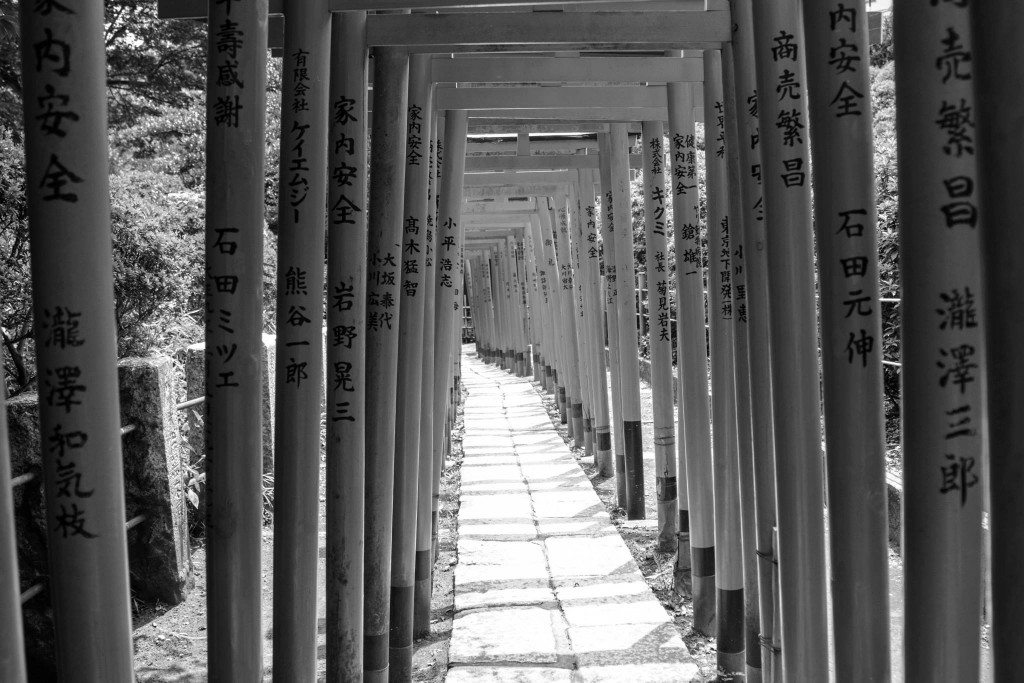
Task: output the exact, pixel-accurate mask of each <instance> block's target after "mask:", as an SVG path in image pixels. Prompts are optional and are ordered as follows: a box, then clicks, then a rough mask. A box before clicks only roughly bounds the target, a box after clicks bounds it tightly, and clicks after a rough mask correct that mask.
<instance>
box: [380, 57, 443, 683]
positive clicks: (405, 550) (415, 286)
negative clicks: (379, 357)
mask: <svg viewBox="0 0 1024 683" xmlns="http://www.w3.org/2000/svg"><path fill="white" fill-rule="evenodd" d="M432 95H433V86H432V84H431V82H430V58H429V56H428V55H423V54H417V55H414V56H413V57H412V59H411V63H410V76H409V100H408V107H407V111H408V114H407V122H406V151H405V176H406V181H405V213H404V219H403V226H402V237H401V244H402V247H401V264H402V266H401V271H400V276H399V279H400V297H399V307H400V308H401V311H402V320H401V326H400V338H399V353H398V386H397V388H396V393H397V395H398V397H399V403H398V411H397V417H396V420H395V432H396V442H395V494H394V495H395V512H394V519H393V522H392V551H391V555H392V560H391V561H392V566H391V616H390V624H389V632H390V663H391V667H392V668H393V671H391V673H390V676H391V677H392V678H395V679H398V680H407V679H410V678H411V677H412V643H413V630H414V629H413V614H414V611H415V610H414V604H415V599H414V598H415V583H416V537H417V526H418V520H417V511H418V509H419V510H420V511H422V508H421V507H420V506H419V505H418V495H420V477H419V475H420V472H419V467H420V464H421V463H420V420H421V415H422V414H424V413H426V414H428V415H429V413H430V410H429V403H424V402H423V400H422V382H423V349H422V343H423V338H424V327H425V325H424V317H425V303H424V299H425V296H426V294H425V289H426V288H425V287H423V286H422V284H423V282H424V277H423V275H424V271H425V257H426V242H427V230H428V229H429V224H428V221H427V216H428V211H430V208H431V207H428V204H427V196H428V194H429V182H430V181H429V164H430V158H429V156H428V155H427V154H425V152H426V151H427V147H428V145H426V144H425V141H426V140H427V139H429V136H430V132H431V121H432V120H433V111H432V110H433V97H432ZM431 313H433V311H431ZM431 470H432V468H431ZM431 474H432V471H431ZM424 488H425V487H424ZM421 557H422V556H421ZM420 573H421V574H422V573H423V572H422V570H421V571H420ZM421 592H422V589H421Z"/></svg>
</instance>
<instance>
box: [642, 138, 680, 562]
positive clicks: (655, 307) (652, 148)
mask: <svg viewBox="0 0 1024 683" xmlns="http://www.w3.org/2000/svg"><path fill="white" fill-rule="evenodd" d="M642 138H643V140H642V143H643V162H644V169H643V171H644V227H645V231H646V237H647V240H646V242H647V259H646V260H647V306H648V312H649V315H650V325H649V328H648V329H649V330H650V334H651V336H650V342H649V347H648V348H650V353H651V390H652V394H653V402H654V467H655V468H656V474H655V477H656V478H655V481H656V482H657V486H656V491H657V497H658V549H659V550H661V551H662V552H672V551H675V550H676V549H677V545H678V540H679V539H678V538H677V537H676V533H677V529H678V526H677V523H678V521H679V520H678V519H677V515H678V511H679V501H678V494H677V490H678V483H677V481H676V452H675V451H676V435H675V432H676V426H675V416H674V415H673V410H672V406H673V401H672V323H671V320H670V318H671V315H672V314H671V311H670V310H669V305H668V276H669V273H668V234H667V227H666V226H667V223H668V221H667V219H666V217H665V212H666V209H667V208H668V202H669V201H670V200H671V196H666V195H665V142H664V138H665V127H664V125H663V124H662V122H661V121H644V122H643V133H642Z"/></svg>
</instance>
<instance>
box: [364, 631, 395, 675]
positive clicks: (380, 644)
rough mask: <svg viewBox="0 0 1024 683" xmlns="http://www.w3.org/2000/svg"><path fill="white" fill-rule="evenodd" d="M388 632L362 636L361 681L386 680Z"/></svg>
mask: <svg viewBox="0 0 1024 683" xmlns="http://www.w3.org/2000/svg"><path fill="white" fill-rule="evenodd" d="M389 655H390V653H389V651H388V634H387V633H376V634H373V635H369V634H367V635H364V636H363V681H364V682H366V683H369V682H370V681H373V683H384V681H386V680H388V659H389Z"/></svg>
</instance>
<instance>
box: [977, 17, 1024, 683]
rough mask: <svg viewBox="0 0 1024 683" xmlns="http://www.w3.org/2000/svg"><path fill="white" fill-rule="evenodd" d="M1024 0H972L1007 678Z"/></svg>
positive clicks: (997, 626)
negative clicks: (1011, 85)
mask: <svg viewBox="0 0 1024 683" xmlns="http://www.w3.org/2000/svg"><path fill="white" fill-rule="evenodd" d="M1022 9H1024V8H1022V7H1021V5H1020V4H1019V3H1015V2H1005V1H1003V2H995V1H990V2H986V3H972V4H971V5H970V7H969V10H968V11H969V12H970V18H971V30H972V34H971V37H972V43H973V50H972V61H973V64H974V66H973V69H972V74H973V82H974V93H975V109H976V113H975V122H976V124H977V128H978V137H977V142H978V182H979V186H980V187H979V189H980V199H981V206H980V210H981V212H982V214H983V215H984V217H985V219H984V221H983V222H982V224H981V225H980V226H979V230H978V233H979V236H980V238H981V249H982V263H983V265H984V267H983V270H982V283H983V285H984V287H985V289H984V302H983V304H984V315H985V318H986V319H987V320H989V321H992V322H991V323H990V324H989V325H988V327H987V328H986V330H985V351H986V353H987V358H988V377H987V383H988V390H987V399H988V404H987V417H988V439H989V455H988V457H989V466H990V471H989V476H988V479H989V482H990V486H991V501H992V502H991V506H990V508H989V512H990V515H991V516H990V518H989V528H990V529H991V532H990V533H991V549H992V550H991V559H992V562H991V571H992V603H991V606H992V614H991V615H990V623H991V624H992V644H993V659H994V664H995V666H994V671H995V680H999V681H1002V680H1012V679H1013V677H1014V676H1016V675H1017V672H1019V671H1021V668H1022V667H1024V648H1021V647H1020V645H1019V641H1018V640H1017V639H1016V633H1017V621H1018V619H1019V615H1020V613H1021V609H1024V593H1022V591H1021V581H1020V572H1019V571H1017V570H1016V568H1017V567H1019V566H1020V555H1021V548H1022V547H1024V539H1022V538H1021V535H1022V527H1021V525H1020V523H1019V521H1020V518H1021V499H1020V493H1019V492H1020V486H1021V482H1022V481H1024V472H1022V469H1021V467H1022V461H1021V457H1020V453H1021V443H1022V442H1024V438H1022V433H1021V426H1022V421H1021V419H1020V415H1021V408H1022V401H1021V399H1022V388H1024V385H1022V384H1021V377H1024V372H1022V369H1021V358H1020V353H1019V351H1020V341H1019V340H1020V333H1019V322H1018V321H1019V317H1016V316H1017V315H1018V314H1019V312H1020V311H1021V310H1022V308H1024V307H1022V303H1024V301H1022V298H1021V288H1020V284H1019V282H1018V281H1017V275H1018V274H1019V273H1020V272H1021V267H1022V264H1021V262H1020V258H1021V254H1024V249H1022V247H1021V233H1020V229H1019V220H1020V216H1021V209H1022V207H1021V200H1022V197H1024V195H1022V194H1021V193H1020V192H1018V191H1016V187H1015V186H1016V176H1017V170H1016V169H1017V167H1018V162H1017V159H1018V158H1019V157H1018V151H1019V150H1020V149H1021V146H1022V140H1021V133H1022V132H1024V131H1022V130H1021V127H1020V117H1021V99H1020V96H1019V93H1018V92H1016V91H1008V89H1007V88H1006V82H1007V75H1008V74H1009V75H1011V77H1013V76H1017V75H1019V73H1020V65H1021V64H1022V63H1024V62H1021V57H1022V55H1021V47H1022V45H1021V42H1020V26H1021V21H1022V20H1024V16H1022Z"/></svg>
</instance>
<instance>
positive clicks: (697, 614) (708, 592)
mask: <svg viewBox="0 0 1024 683" xmlns="http://www.w3.org/2000/svg"><path fill="white" fill-rule="evenodd" d="M691 543H692V541H691ZM690 557H691V558H692V560H693V566H692V570H691V571H692V572H693V630H694V631H697V632H698V633H702V634H704V635H706V636H714V635H715V634H716V631H717V628H718V620H717V619H716V618H715V617H716V615H717V609H718V605H717V596H716V595H715V547H714V546H709V547H706V548H697V547H693V548H691V551H690Z"/></svg>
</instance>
